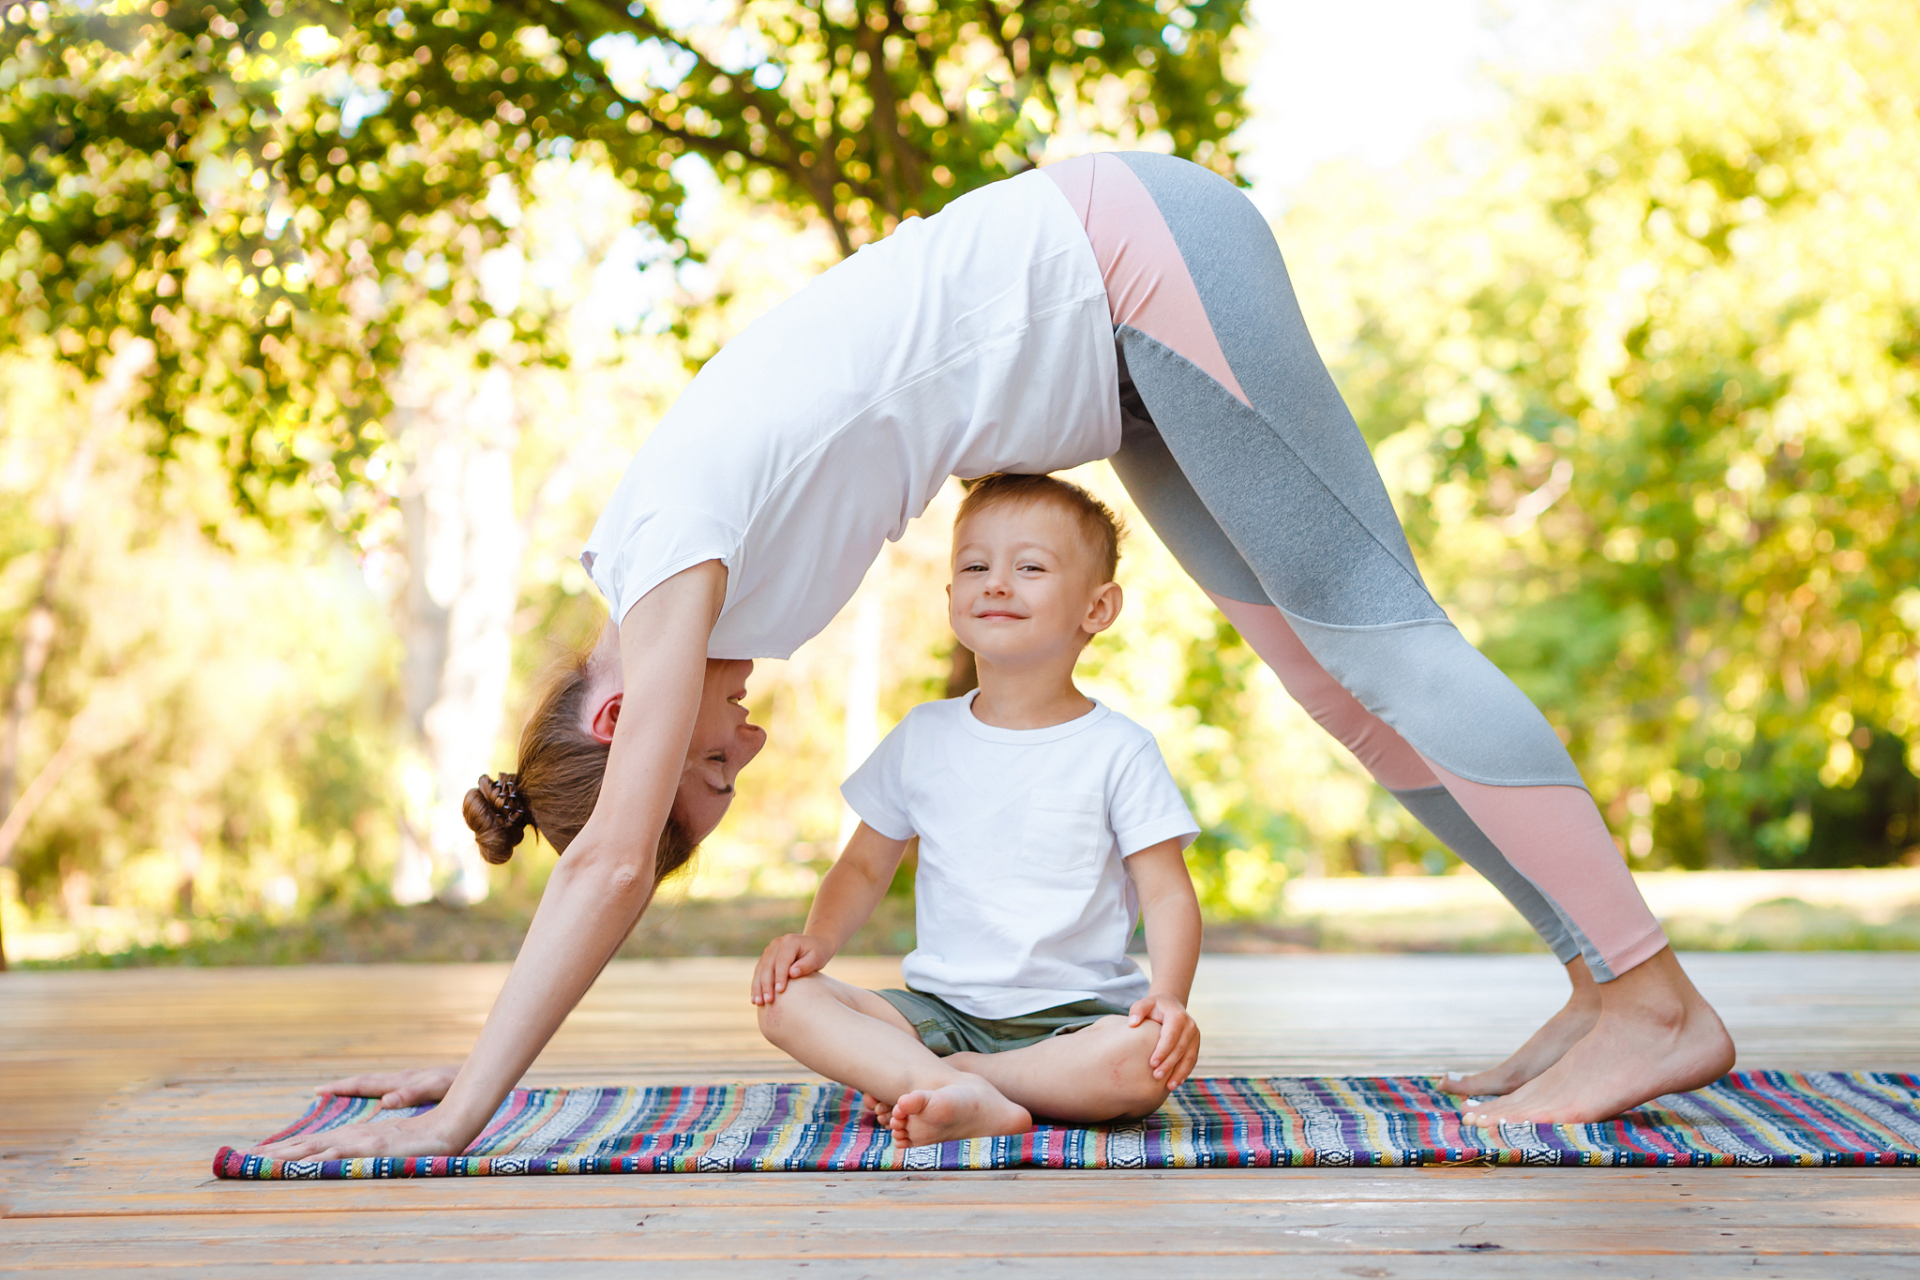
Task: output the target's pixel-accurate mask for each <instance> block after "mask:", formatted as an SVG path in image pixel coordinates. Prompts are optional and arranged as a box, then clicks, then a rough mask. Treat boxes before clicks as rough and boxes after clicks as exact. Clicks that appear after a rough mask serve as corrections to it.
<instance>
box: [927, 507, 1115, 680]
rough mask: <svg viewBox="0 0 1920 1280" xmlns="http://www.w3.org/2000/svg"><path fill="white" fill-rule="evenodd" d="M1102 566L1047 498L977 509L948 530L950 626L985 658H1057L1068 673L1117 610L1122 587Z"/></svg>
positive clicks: (1025, 661) (1019, 662)
mask: <svg viewBox="0 0 1920 1280" xmlns="http://www.w3.org/2000/svg"><path fill="white" fill-rule="evenodd" d="M1102 567H1103V566H1102V565H1101V564H1100V563H1099V561H1098V559H1097V556H1096V552H1095V550H1094V548H1093V547H1092V546H1090V545H1089V540H1088V538H1087V537H1086V535H1085V534H1083V533H1082V532H1081V531H1080V528H1079V525H1078V524H1077V523H1076V521H1075V520H1074V518H1073V516H1072V515H1070V514H1069V513H1067V512H1066V511H1063V510H1061V509H1060V508H1059V507H1057V506H1055V505H1054V504H1053V503H1050V502H1044V501H1042V502H1031V503H1008V504H1005V505H1002V506H997V507H989V508H987V509H986V510H985V511H980V512H976V513H974V514H973V515H971V516H968V517H967V518H966V519H965V520H963V521H961V522H960V526H959V527H958V528H957V529H955V530H954V532H953V582H952V584H951V585H950V586H949V587H948V588H947V600H948V615H949V618H950V620H951V622H952V625H953V633H954V635H955V636H957V637H958V638H959V640H960V643H961V644H963V645H965V646H966V647H967V648H969V649H971V650H973V652H974V653H975V654H977V655H979V657H981V658H982V659H984V660H986V661H988V662H992V663H997V664H1001V665H1009V666H1024V665H1029V664H1033V663H1049V662H1058V663H1062V664H1064V667H1063V670H1064V672H1065V673H1071V672H1072V670H1073V663H1074V660H1075V659H1076V658H1078V657H1079V655H1080V650H1081V649H1082V648H1084V647H1085V645H1086V642H1087V641H1088V640H1089V639H1091V638H1092V637H1093V636H1094V635H1096V634H1098V633H1099V632H1101V631H1105V630H1106V629H1107V628H1108V627H1110V626H1112V625H1113V620H1114V619H1115V618H1116V617H1118V616H1119V614H1120V604H1121V597H1120V588H1119V586H1118V585H1116V584H1114V583H1111V582H1106V581H1104V580H1103V579H1104V577H1105V575H1104V574H1103V573H1101V569H1102Z"/></svg>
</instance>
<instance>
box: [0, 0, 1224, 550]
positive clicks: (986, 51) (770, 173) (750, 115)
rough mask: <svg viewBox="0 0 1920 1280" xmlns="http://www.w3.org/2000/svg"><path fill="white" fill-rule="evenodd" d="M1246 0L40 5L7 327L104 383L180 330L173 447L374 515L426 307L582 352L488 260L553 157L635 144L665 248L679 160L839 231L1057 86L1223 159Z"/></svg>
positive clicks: (1006, 139)
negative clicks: (120, 338) (199, 448)
mask: <svg viewBox="0 0 1920 1280" xmlns="http://www.w3.org/2000/svg"><path fill="white" fill-rule="evenodd" d="M1243 4H1244V0H1210V2H1206V3H1196V4H1181V3H1179V2H1178V0H1100V2H1099V3H1094V4H1086V5H1074V6H1068V5H1059V6H1055V7H1052V8H1037V9H1036V8H1031V7H1029V6H1025V5H1022V4H1017V3H1002V4H999V5H996V4H994V3H991V2H990V0H988V2H982V0H960V2H957V3H944V4H942V3H933V2H932V0H840V2H837V3H825V4H822V3H806V2H803V0H735V2H734V3H726V4H720V5H716V6H713V7H710V8H695V9H684V8H681V7H676V6H671V5H651V6H649V5H647V4H645V3H643V2H642V0H636V2H635V3H634V4H632V5H629V6H626V7H622V6H620V5H618V4H602V3H597V2H596V0H450V2H448V3H442V4H428V5H415V6H412V7H407V6H404V5H397V4H396V5H388V4H383V3H375V2H373V0H346V2H344V3H320V2H318V0H270V2H268V3H261V2H259V0H228V2H225V3H210V4H205V5H202V4H198V3H195V2H194V0H181V2H180V3H177V4H170V3H168V2H167V0H151V2H150V0H112V2H110V3H106V4H79V3H72V2H67V3H54V4H51V5H49V4H34V5H31V6H20V5H16V6H13V7H12V8H10V9H8V10H7V11H6V15H7V16H6V17H5V21H4V28H0V31H3V33H4V34H3V35H0V94H3V96H0V152H3V153H4V154H3V155H0V167H3V172H0V246H4V248H0V313H4V314H5V315H6V316H7V317H8V318H9V319H8V323H7V325H6V327H5V328H4V329H0V343H12V344H20V343H25V342H30V341H32V340H34V339H36V338H39V337H42V336H47V337H50V338H51V339H52V340H53V342H54V343H55V345H56V347H57V349H58V351H59V352H60V353H61V355H62V356H63V357H64V358H66V359H68V360H70V361H72V362H73V363H74V365H75V366H76V367H77V368H79V369H80V370H81V372H82V373H83V375H85V376H86V377H88V378H92V377H94V376H96V375H97V374H98V372H99V368H100V361H101V360H102V359H104V355H105V352H106V351H107V349H108V347H109V345H110V344H109V339H110V337H111V335H113V334H115V333H117V332H125V333H127V334H132V335H136V336H144V337H149V338H151V339H153V340H154V341H155V343H156V344H157V347H158V350H159V353H160V363H159V370H158V373H157V375H156V376H155V377H153V378H152V379H151V380H150V382H149V391H150V395H149V399H148V404H147V411H148V413H149V415H150V416H151V417H152V419H153V420H154V421H155V422H156V423H158V424H159V425H160V427H161V428H162V431H161V435H160V439H159V442H158V446H157V447H158V448H159V450H160V451H161V452H162V453H163V454H166V453H169V452H171V451H172V450H174V449H175V448H176V447H177V445H178V442H179V441H180V440H181V439H182V438H184V437H188V436H199V437H203V438H206V439H208V440H210V441H212V442H214V444H215V445H216V447H217V449H218V450H219V452H220V454H221V455H222V456H223V457H224V458H225V460H226V462H227V465H228V466H229V469H230V471H231V473H232V476H233V478H234V486H235V492H236V494H237V496H238V497H239V498H240V500H241V502H242V503H243V505H244V506H246V507H247V508H249V509H250V510H253V511H255V512H266V511H268V510H269V509H270V508H271V507H272V505H273V494H274V493H275V492H276V490H277V489H278V488H279V487H280V486H282V485H283V484H285V483H286V482H288V481H291V480H297V479H313V480H317V481H318V482H319V485H320V488H321V491H322V492H323V494H325V493H330V494H331V498H330V502H329V505H331V506H332V507H334V509H335V514H336V517H337V518H339V519H341V520H343V521H347V522H352V521H354V520H357V519H359V518H361V517H362V516H363V515H364V514H365V512H366V510H367V509H368V507H369V505H370V504H372V503H373V500H372V497H371V496H370V489H372V488H377V484H372V483H371V482H372V481H377V479H378V477H377V476H372V477H370V476H369V474H368V465H369V455H370V454H371V453H372V452H373V451H374V450H375V449H377V448H378V446H379V445H380V443H381V442H382V440H383V439H384V438H385V432H384V430H383V427H382V423H381V415H382V414H383V413H385V412H386V411H387V400H386V394H387V391H386V387H387V380H388V378H389V376H390V375H391V373H392V371H393V369H394V368H395V367H396V366H397V363H398V361H399V358H400V354H401V352H402V350H403V349H404V346H405V343H406V341H407V339H408V338H409V336H410V335H418V334H422V333H430V334H445V333H448V332H459V331H475V332H479V333H480V334H481V335H482V337H483V339H484V341H483V344H482V345H483V346H484V347H485V348H486V349H487V350H488V351H490V352H496V353H497V352H499V351H501V350H502V349H505V348H508V347H512V348H513V349H514V350H515V351H516V353H517V354H519V355H520V356H521V357H522V358H527V359H535V360H538V359H553V360H558V359H560V358H562V355H563V352H564V347H563V346H562V345H561V343H560V341H559V338H558V335H557V333H556V328H557V327H556V326H552V325H549V324H546V323H544V317H542V316H541V315H540V314H539V313H538V311H537V310H536V309H533V308H522V307H520V306H518V305H511V306H508V305H506V304H503V306H504V307H505V309H506V310H507V311H509V312H510V314H505V315H496V314H495V308H494V307H493V306H492V305H490V303H489V300H488V298H487V296H486V294H485V291H483V290H482V289H481V288H480V285H479V279H478V272H479V265H480V262H481V259H482V256H483V255H484V254H485V253H486V252H487V251H488V249H490V248H492V247H494V246H495V245H497V244H498V243H499V242H500V241H501V240H502V238H503V237H504V236H505V235H507V234H508V232H509V230H510V227H511V224H512V223H513V222H514V221H515V213H514V210H515V209H516V208H517V204H516V202H515V200H514V199H513V197H515V196H517V195H519V194H523V193H524V192H525V191H526V189H527V187H528V184H529V182H530V180H531V175H532V173H533V171H534V168H535V166H536V165H537V163H538V162H539V161H540V159H541V158H543V157H549V156H556V155H560V156H574V157H580V158H586V159H592V160H595V161H597V162H599V163H602V164H604V165H606V166H608V167H610V168H611V170H612V171H614V172H616V173H618V174H619V175H620V177H621V179H622V181H623V182H625V183H626V184H627V186H628V187H629V188H631V189H632V190H633V191H634V192H635V193H636V194H637V195H638V196H639V197H640V198H641V207H640V210H639V212H640V216H641V217H642V219H643V220H644V222H645V223H647V224H649V225H651V227H652V228H653V230H654V231H655V232H656V233H657V235H658V236H659V237H660V252H662V253H665V254H668V255H669V256H672V255H684V254H686V253H688V252H689V250H688V246H687V244H686V243H685V241H684V240H683V239H681V238H680V235H679V228H678V222H677V218H678V213H679V210H680V202H681V200H682V198H683V195H684V191H683V187H682V181H681V178H680V177H679V176H677V175H676V172H675V168H674V166H675V163H676V161H678V160H679V159H680V158H682V157H684V156H699V157H702V158H704V159H705V160H706V161H707V162H708V163H710V164H711V165H712V166H713V167H714V169H715V170H716V171H717V172H718V173H719V174H720V175H721V176H722V178H723V179H724V180H725V181H727V182H729V183H731V184H732V185H733V186H735V187H736V188H737V189H740V190H743V191H745V192H747V193H748V194H750V195H751V196H752V197H754V198H756V199H761V200H770V201H774V202H776V203H780V204H783V205H786V206H789V207H792V208H795V209H797V210H798V209H812V210H813V211H815V212H816V213H817V215H818V216H819V217H821V218H823V219H824V220H825V221H826V223H827V224H828V225H829V226H830V227H831V229H832V231H833V234H834V236H835V238H836V240H837V241H838V243H839V245H840V248H841V250H842V252H851V251H852V249H853V248H854V247H855V246H856V245H857V244H859V243H862V242H864V241H866V240H870V239H872V238H874V237H876V236H878V235H881V234H884V232H885V231H886V230H888V229H889V228H891V227H892V225H893V224H894V223H895V222H897V221H898V220H899V219H900V218H903V217H906V216H910V215H911V214H914V213H923V214H924V213H932V212H934V211H935V210H937V209H938V208H939V207H940V206H941V205H943V204H944V203H946V201H947V200H949V199H951V198H953V197H954V196H956V195H958V194H960V193H962V192H964V191H966V190H969V189H971V188H973V187H976V186H978V185H980V184H982V183H984V182H988V181H991V180H993V179H995V178H998V177H1003V176H1005V175H1007V174H1009V173H1011V172H1015V171H1018V170H1019V169H1021V168H1024V167H1026V166H1028V165H1030V164H1032V163H1035V162H1036V161H1037V160H1038V158H1039V157H1040V154H1041V152H1042V150H1043V148H1044V146H1045V143H1046V140H1047V137H1048V135H1049V133H1050V132H1051V131H1052V130H1054V129H1055V128H1056V127H1058V126H1060V124H1061V122H1062V120H1063V114H1064V116H1065V117H1066V118H1069V119H1070V120H1071V121H1073V122H1076V125H1077V127H1079V128H1081V129H1082V130H1085V129H1089V128H1092V129H1099V128H1106V129H1109V130H1112V129H1119V130H1121V131H1122V132H1123V133H1125V134H1127V135H1128V136H1138V135H1140V134H1143V133H1159V134H1162V135H1164V136H1165V137H1166V138H1167V139H1168V141H1169V142H1170V143H1171V145H1172V146H1173V147H1174V148H1175V149H1176V150H1177V151H1179V152H1180V153H1181V154H1186V155H1193V156H1196V157H1198V158H1201V159H1203V160H1208V161H1210V162H1211V163H1213V164H1215V165H1216V166H1217V167H1220V168H1222V169H1230V167H1231V157H1230V155H1229V153H1228V151H1227V150H1226V147H1225V139H1226V137H1227V134H1228V133H1229V132H1230V131H1231V130H1232V129H1233V128H1234V127H1236V126H1237V125H1238V124H1239V123H1240V121H1241V119H1242V109H1241V105H1240V91H1239V87H1238V86H1237V85H1236V84H1235V83H1234V82H1233V81H1232V80H1230V79H1229V78H1228V76H1227V74H1226V71H1225V69H1224V61H1223V60H1224V57H1225V55H1226V53H1227V50H1228V43H1229V37H1230V36H1231V34H1232V32H1233V31H1234V29H1235V28H1236V26H1237V25H1238V24H1239V22H1240V19H1241V13H1242V8H1243ZM1109 87H1110V88H1111V89H1112V90H1115V91H1117V93H1115V92H1105V93H1104V96H1103V97H1102V98H1101V101H1102V102H1105V103H1108V104H1109V105H1108V107H1107V108H1100V107H1097V106H1096V103H1095V97H1096V90H1106V89H1108V88H1109ZM1115 100H1117V101H1118V102H1119V103H1120V104H1121V105H1120V106H1119V108H1118V109H1117V110H1114V109H1111V103H1112V102H1113V101H1115ZM1109 117H1111V118H1109ZM490 322H491V323H490ZM374 505H377V504H374Z"/></svg>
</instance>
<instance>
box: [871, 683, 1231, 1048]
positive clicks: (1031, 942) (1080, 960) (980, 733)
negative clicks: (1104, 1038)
mask: <svg viewBox="0 0 1920 1280" xmlns="http://www.w3.org/2000/svg"><path fill="white" fill-rule="evenodd" d="M974 696H975V695H974V694H968V695H967V696H966V697H964V698H954V699H951V700H949V701H946V702H928V703H923V704H922V705H920V706H918V707H915V708H914V709H913V710H912V711H910V712H908V713H907V716H906V719H904V720H902V721H901V722H900V723H899V724H897V725H895V726H894V729H893V732H892V733H889V734H888V735H887V736H886V738H885V739H884V740H882V742H881V743H880V745H879V746H878V747H876V748H874V752H873V754H872V755H871V756H869V757H868V758H867V761H866V763H864V764H862V765H861V766H860V767H859V768H858V769H856V770H855V771H854V774H853V776H852V777H850V778H848V779H847V781H846V783H845V785H844V786H842V787H841V788H840V794H841V795H843V796H845V797H846V800H847V804H848V805H850V806H851V807H852V808H853V811H854V812H855V813H857V814H859V815H860V820H861V821H863V822H865V823H866V824H867V825H868V826H870V827H872V828H873V829H874V830H875V831H878V832H879V833H880V834H881V835H883V836H887V837H888V838H890V839H894V840H905V839H906V838H907V837H909V836H916V835H917V836H919V837H920V867H919V870H918V872H917V873H916V874H915V877H914V926H915V930H916V934H917V937H916V945H915V947H914V950H913V951H912V952H911V953H910V954H909V955H908V956H907V957H906V959H904V960H903V961H901V963H900V972H901V974H902V976H903V977H904V978H905V979H906V982H907V985H908V986H910V987H912V988H913V989H914V990H916V991H925V992H927V993H929V994H930V995H936V996H939V997H940V998H941V999H942V1000H945V1001H947V1002H948V1003H949V1004H951V1005H954V1006H955V1007H956V1008H959V1009H962V1010H964V1011H965V1012H967V1013H970V1014H972V1015H974V1016H975V1017H976V1018H1011V1017H1015V1016H1017V1015H1019V1014H1023V1013H1032V1012H1034V1011H1035V1010H1038V1009H1050V1008H1052V1007H1054V1006H1055V1005H1062V1004H1069V1003H1071V1002H1073V1001H1075V1000H1089V999H1097V1000H1108V1001H1111V1002H1113V1003H1114V1004H1117V1005H1121V1006H1123V1007H1124V1006H1126V1005H1130V1004H1132V1003H1133V1002H1134V1001H1135V1000H1138V999H1140V997H1142V996H1144V995H1146V994H1147V986H1148V984H1147V979H1146V975H1144V974H1143V973H1141V972H1140V966H1139V965H1137V964H1135V963H1134V962H1133V960H1132V959H1131V958H1130V957H1128V955H1127V942H1128V940H1129V939H1131V938H1132V936H1133V926H1134V923H1135V921H1136V920H1137V919H1138V918H1139V914H1140V903H1139V898H1138V897H1137V896H1136V895H1135V893H1134V890H1133V881H1132V879H1131V878H1130V877H1129V876H1128V875H1127V870H1126V867H1125V865H1124V863H1125V859H1126V858H1128V857H1130V856H1131V855H1133V854H1136V853H1138V852H1140V851H1141V850H1142V849H1148V848H1151V847H1153V846H1154V845H1156V844H1159V843H1160V842H1161V841H1163V840H1173V839H1178V840H1179V841H1180V845H1181V847H1182V848H1185V847H1186V846H1187V845H1188V844H1190V843H1192V841H1193V838H1194V836H1196V835H1198V834H1199V830H1200V829H1199V827H1198V826H1197V825H1196V824H1195V823H1194V820H1193V815H1192V813H1190V812H1189V811H1188V809H1187V805H1186V801H1184V800H1183V799H1181V797H1180V789H1179V788H1178V787H1177V786H1175V785H1174V782H1173V778H1172V776H1171V775H1170V774H1168V772H1167V765H1166V761H1165V760H1163V759H1162V758H1161V756H1160V748H1159V746H1158V745H1157V744H1156V743H1155V742H1154V740H1153V735H1152V734H1150V733H1148V732H1147V731H1146V730H1145V729H1143V728H1141V727H1140V726H1139V725H1137V724H1135V723H1134V722H1133V721H1131V720H1129V719H1127V718H1126V717H1125V716H1123V715H1120V714H1119V713H1118V712H1115V711H1110V710H1108V709H1107V708H1106V707H1105V706H1103V705H1101V704H1100V703H1095V704H1094V708H1093V710H1092V711H1089V712H1088V713H1087V714H1086V715H1083V716H1081V717H1079V718H1078V719H1075V720H1069V721H1067V722H1066V723H1065V724H1057V725H1052V726H1050V727H1048V728H1045V729H999V728H995V727H994V726H992V725H989V724H983V723H981V722H980V721H979V720H978V719H976V718H975V716H974V714H973V699H974Z"/></svg>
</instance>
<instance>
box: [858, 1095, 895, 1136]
mask: <svg viewBox="0 0 1920 1280" xmlns="http://www.w3.org/2000/svg"><path fill="white" fill-rule="evenodd" d="M860 1110H862V1111H863V1112H865V1113H866V1114H867V1115H870V1116H872V1117H873V1122H874V1123H875V1124H876V1125H878V1126H880V1127H881V1128H882V1129H885V1128H887V1127H888V1125H889V1123H890V1122H891V1121H892V1119H893V1107H892V1105H891V1104H889V1103H885V1102H882V1101H880V1099H878V1098H876V1097H874V1096H873V1095H872V1094H870V1093H863V1094H861V1095H860Z"/></svg>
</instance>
